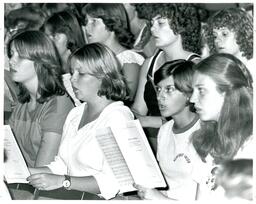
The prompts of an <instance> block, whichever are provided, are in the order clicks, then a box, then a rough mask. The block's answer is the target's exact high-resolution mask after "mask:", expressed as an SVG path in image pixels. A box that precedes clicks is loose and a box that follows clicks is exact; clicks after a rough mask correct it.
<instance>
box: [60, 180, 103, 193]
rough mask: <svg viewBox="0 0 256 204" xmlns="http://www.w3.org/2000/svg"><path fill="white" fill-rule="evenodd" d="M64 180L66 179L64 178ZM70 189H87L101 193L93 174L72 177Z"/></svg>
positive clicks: (87, 190)
mask: <svg viewBox="0 0 256 204" xmlns="http://www.w3.org/2000/svg"><path fill="white" fill-rule="evenodd" d="M63 180H64V179H63ZM70 189H72V190H78V191H85V192H89V193H93V194H99V193H100V189H99V186H98V183H97V181H96V179H95V178H94V177H93V176H86V177H73V176H72V177H71V186H70Z"/></svg>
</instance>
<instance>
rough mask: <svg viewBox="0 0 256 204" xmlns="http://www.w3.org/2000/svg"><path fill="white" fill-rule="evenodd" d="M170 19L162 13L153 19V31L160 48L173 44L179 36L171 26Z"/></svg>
mask: <svg viewBox="0 0 256 204" xmlns="http://www.w3.org/2000/svg"><path fill="white" fill-rule="evenodd" d="M168 21H169V20H168V18H164V17H161V16H160V15H157V16H155V17H154V18H152V20H151V33H152V36H153V38H154V39H155V44H156V46H157V47H159V48H162V47H166V46H169V45H171V44H172V43H174V42H175V41H176V40H177V38H178V35H175V34H174V32H173V30H172V29H171V28H170V25H169V22H168Z"/></svg>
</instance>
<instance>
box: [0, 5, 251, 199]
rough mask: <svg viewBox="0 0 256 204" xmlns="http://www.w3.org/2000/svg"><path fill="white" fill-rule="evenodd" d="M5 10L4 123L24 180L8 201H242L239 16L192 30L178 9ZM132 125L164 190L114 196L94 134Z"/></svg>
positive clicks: (246, 87) (245, 48)
mask: <svg viewBox="0 0 256 204" xmlns="http://www.w3.org/2000/svg"><path fill="white" fill-rule="evenodd" d="M10 5H11V4H10ZM5 6H6V10H5V75H4V79H5V84H4V85H5V101H4V102H5V114H4V116H5V124H8V125H10V127H11V128H12V131H13V133H14V135H15V138H16V140H17V143H18V145H19V147H20V149H21V152H22V154H23V156H24V159H25V161H26V163H27V166H28V168H29V171H30V173H31V176H29V177H28V178H27V180H28V184H19V185H16V184H15V185H9V184H8V185H7V187H8V189H9V191H10V193H11V196H12V199H17V200H19V199H35V192H37V196H36V199H88V200H89V199H92V200H97V199H107V200H109V199H114V200H115V199H116V200H122V199H124V200H136V199H145V200H157V199H158V200H164V199H169V200H173V201H184V200H185V201H193V200H206V201H207V200H209V199H211V198H214V199H229V200H230V199H241V200H252V199H253V196H252V158H253V155H254V145H253V79H254V68H253V67H252V60H253V59H252V58H253V19H252V16H251V15H250V14H249V13H248V12H247V11H246V10H245V9H242V8H239V7H231V8H225V9H222V10H219V11H216V12H215V13H213V14H211V15H210V16H209V17H208V18H207V20H205V22H203V21H202V19H201V18H200V15H199V14H200V12H199V7H197V6H196V5H195V4H190V3H150V4H149V3H125V4H122V3H86V4H82V5H80V7H79V8H78V7H77V6H76V5H75V4H71V3H70V4H69V3H67V4H64V3H63V4H62V3H60V4H49V5H48V4H32V5H22V4H21V5H18V4H15V6H16V7H15V8H13V9H12V10H8V9H7V6H8V4H6V5H5ZM7 11H8V12H7ZM202 50H204V51H207V52H204V53H203V55H202V54H201V51H202ZM134 119H138V120H139V121H140V124H141V126H142V127H143V128H144V129H143V130H144V131H145V134H146V136H147V139H148V141H149V144H150V145H151V148H152V151H153V152H154V153H155V156H156V159H157V161H158V164H159V167H160V169H161V171H162V174H163V176H164V178H165V180H166V183H167V188H165V189H149V188H146V187H145V186H141V185H139V184H136V183H135V184H134V187H135V188H136V189H137V191H136V192H133V193H130V194H120V193H118V192H119V191H120V189H119V187H118V184H117V183H116V181H115V178H114V177H113V173H112V171H111V169H110V166H109V165H108V163H107V161H106V158H105V157H104V155H103V153H102V150H101V149H100V148H99V146H98V144H97V141H96V138H95V132H96V131H97V130H98V129H102V128H107V127H111V126H122V125H123V124H125V123H127V122H128V121H131V120H134ZM7 156H8V155H7ZM65 180H68V181H70V183H69V184H70V185H69V186H68V187H67V186H63V183H64V181H65ZM64 187H65V188H64ZM38 192H39V195H38Z"/></svg>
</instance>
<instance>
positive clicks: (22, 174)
mask: <svg viewBox="0 0 256 204" xmlns="http://www.w3.org/2000/svg"><path fill="white" fill-rule="evenodd" d="M4 150H5V153H6V156H7V159H6V161H5V163H4V177H5V179H6V181H7V183H28V181H27V180H26V178H27V177H28V176H30V173H29V170H28V168H27V165H26V162H25V160H24V158H23V156H22V153H21V151H20V149H19V146H18V144H17V142H16V140H15V137H14V135H13V133H12V130H11V127H10V126H9V125H4Z"/></svg>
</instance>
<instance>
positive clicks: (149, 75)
mask: <svg viewBox="0 0 256 204" xmlns="http://www.w3.org/2000/svg"><path fill="white" fill-rule="evenodd" d="M148 7H149V8H148V10H149V12H148V16H145V18H147V19H149V20H150V21H151V32H152V36H153V37H154V38H155V43H156V47H158V48H159V50H158V51H157V52H156V53H155V55H154V56H152V57H151V58H148V59H146V61H145V62H144V64H143V66H142V69H141V73H140V81H139V85H138V89H137V94H136V97H135V102H134V104H133V106H132V110H133V112H134V114H135V115H136V117H137V118H138V119H139V120H140V123H141V125H142V126H143V127H144V130H145V132H146V134H147V137H148V139H149V142H150V144H151V147H152V148H153V150H154V151H156V136H157V132H158V129H159V127H160V126H161V125H162V123H163V122H164V121H165V120H166V119H165V118H163V117H161V114H160V111H159V109H158V104H157V98H156V94H155V89H154V84H153V79H154V73H155V71H156V70H158V69H159V67H160V66H161V65H162V64H164V63H165V62H167V61H172V60H176V59H186V60H192V61H194V62H197V61H199V60H200V56H199V55H198V54H195V53H200V46H199V38H200V21H199V17H198V15H197V9H196V8H195V7H193V6H192V5H190V4H177V3H176V4H172V3H169V4H149V6H148ZM185 21H186V22H185ZM181 22H183V23H181ZM184 22H185V23H184Z"/></svg>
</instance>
